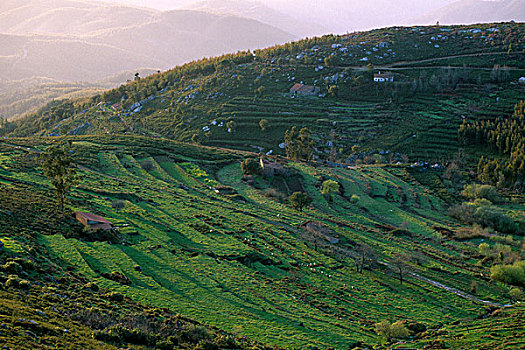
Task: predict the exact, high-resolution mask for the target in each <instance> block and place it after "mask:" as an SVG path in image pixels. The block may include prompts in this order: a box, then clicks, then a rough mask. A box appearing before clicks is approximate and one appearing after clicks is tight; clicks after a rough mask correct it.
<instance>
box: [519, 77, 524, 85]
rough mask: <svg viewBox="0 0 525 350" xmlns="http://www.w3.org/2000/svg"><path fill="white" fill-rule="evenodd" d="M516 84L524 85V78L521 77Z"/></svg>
mask: <svg viewBox="0 0 525 350" xmlns="http://www.w3.org/2000/svg"><path fill="white" fill-rule="evenodd" d="M518 82H519V83H520V84H524V85H525V77H521V78H520V79H519V80H518Z"/></svg>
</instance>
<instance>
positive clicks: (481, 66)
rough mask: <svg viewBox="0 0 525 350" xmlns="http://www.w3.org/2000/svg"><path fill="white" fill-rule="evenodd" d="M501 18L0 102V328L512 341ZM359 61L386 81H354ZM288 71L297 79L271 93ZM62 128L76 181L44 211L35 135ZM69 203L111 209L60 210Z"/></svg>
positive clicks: (18, 341)
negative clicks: (19, 105)
mask: <svg viewBox="0 0 525 350" xmlns="http://www.w3.org/2000/svg"><path fill="white" fill-rule="evenodd" d="M524 33H525V25H523V24H515V23H498V24H484V25H476V26H468V27H465V26H455V27H439V26H433V27H416V28H389V29H380V30H374V31H371V32H366V33H354V34H350V35H345V36H326V37H323V38H313V39H307V40H303V41H300V42H297V43H290V44H287V45H284V46H279V47H274V48H270V49H266V50H261V51H257V52H255V53H250V52H242V53H238V54H234V55H226V56H222V57H218V58H211V59H204V60H201V61H198V62H193V63H190V64H187V65H185V66H182V67H177V68H174V69H173V70H171V71H168V72H165V73H162V74H156V75H154V76H151V77H148V78H143V79H136V80H135V81H134V82H132V83H130V84H127V85H123V86H121V87H119V88H118V89H115V90H111V91H107V92H105V93H103V94H100V95H97V96H95V97H93V98H88V99H80V100H64V101H55V102H53V103H50V104H48V105H46V106H45V107H43V108H42V109H41V110H40V111H38V112H37V113H35V114H34V115H32V116H29V117H27V118H23V119H21V120H18V121H16V122H9V123H4V124H2V125H1V126H0V135H2V136H5V138H3V139H2V140H0V191H1V193H2V194H1V198H2V201H1V202H0V242H2V243H3V247H4V252H3V253H1V254H0V259H1V264H0V282H2V284H0V286H2V290H1V291H0V303H1V304H0V305H1V307H0V317H2V322H4V323H5V324H6V327H8V328H3V329H2V328H0V337H3V338H0V339H2V340H3V339H7V340H6V342H7V341H9V343H7V344H9V346H12V347H17V346H18V347H21V346H22V347H24V346H26V345H25V344H30V346H31V347H35V346H36V345H35V344H40V345H53V346H56V347H57V348H60V347H62V348H69V347H70V345H71V344H73V341H71V342H68V338H67V337H68V336H69V335H66V336H64V331H63V330H62V331H60V332H59V331H57V329H67V330H68V332H66V333H68V334H71V336H75V337H77V338H78V342H77V343H74V344H75V346H77V345H78V347H79V348H82V347H84V348H89V347H92V348H96V347H97V346H99V347H101V348H111V346H114V347H124V346H133V347H134V348H138V349H140V348H159V349H172V348H190V349H192V348H195V349H218V348H220V349H234V348H235V349H236V348H241V349H244V348H246V349H264V348H271V347H278V346H280V347H284V348H297V349H316V348H322V349H325V348H335V349H353V348H372V347H375V348H397V347H400V348H406V347H413V348H423V347H426V348H461V349H468V348H472V349H474V348H476V349H477V348H480V347H488V348H502V349H503V348H520V347H523V346H524V345H525V344H524V341H523V339H525V333H524V330H523V327H522V324H523V321H524V312H523V311H524V310H523V307H522V304H519V303H517V302H518V301H520V300H523V298H524V296H523V295H524V293H523V288H524V286H525V285H524V281H525V279H524V277H523V276H524V270H523V258H524V257H525V250H524V249H525V245H524V243H523V236H524V232H525V220H524V217H523V212H524V210H525V204H524V203H525V197H524V195H523V192H522V186H521V185H522V182H523V181H522V180H523V179H522V175H520V174H521V173H520V171H521V170H520V169H521V168H522V165H523V162H522V159H521V158H522V157H523V156H522V152H521V150H522V148H523V142H522V140H521V137H522V136H523V135H521V134H522V129H523V125H522V124H523V120H522V119H523V103H522V102H521V103H520V101H522V100H523V98H524V95H523V94H524V92H525V90H524V87H523V86H522V85H519V84H517V83H516V82H517V78H518V77H519V76H520V75H523V72H525V54H524V53H523V52H522V50H523V49H524V48H525V47H523V39H522V38H523V35H524ZM364 58H367V59H366V60H364ZM487 62H489V63H487ZM504 65H508V66H505V67H504ZM374 66H375V67H374ZM379 70H381V71H389V72H391V73H392V74H393V75H394V77H395V82H394V83H389V84H375V83H373V73H374V72H377V71H379ZM299 82H303V83H305V84H310V85H315V86H319V87H321V88H322V90H321V91H322V93H321V96H309V97H306V96H303V97H300V96H295V95H292V94H289V93H288V91H289V89H290V87H291V86H292V85H293V84H295V83H299ZM515 105H516V108H515V107H514V106H515ZM513 110H515V112H514V116H513V117H507V116H510V115H512V112H513ZM458 130H459V135H460V136H461V137H459V138H458ZM64 144H69V145H70V149H69V148H68V149H67V150H66V151H63V152H62V153H61V157H58V158H59V159H65V160H67V166H66V167H65V168H66V169H70V165H71V164H76V165H77V167H76V169H75V170H76V171H75V174H78V175H79V179H80V180H79V182H78V183H76V186H75V187H70V186H67V190H66V191H63V192H62V194H63V195H65V196H66V197H63V196H62V197H59V198H66V202H65V204H66V205H65V211H64V212H61V211H59V210H58V211H57V210H56V209H55V208H54V203H55V201H54V196H53V191H54V190H56V187H57V186H56V182H57V178H56V176H55V175H56V174H55V175H53V176H51V175H50V172H49V169H47V170H46V169H42V167H41V160H42V159H45V158H46V157H45V156H41V154H53V152H54V151H56V150H61V149H63V148H62V145H64ZM55 153H56V152H55ZM59 153H60V152H59ZM514 154H517V156H516V157H517V158H516V157H515V156H514ZM276 155H277V156H276ZM482 155H483V158H482V159H481V161H480V160H479V159H480V158H481V156H482ZM280 156H287V158H282V157H280ZM260 157H262V158H260ZM513 157H514V158H513ZM66 158H67V159H66ZM50 159H55V158H52V157H51V158H50ZM516 159H518V160H519V162H518V161H516ZM70 161H71V162H70ZM486 162H487V163H486ZM491 162H492V163H491ZM494 162H495V163H494ZM493 163H494V164H495V165H494V168H495V170H494V169H492V168H491V167H492V165H490V166H489V168H490V169H491V170H490V171H488V172H486V171H485V169H486V164H493ZM45 164H46V163H45V162H44V165H45ZM478 165H479V166H478ZM492 170H494V171H492ZM502 174H503V175H502ZM46 175H47V176H46ZM487 176H488V177H487ZM502 176H503V178H502ZM511 176H512V178H511ZM502 179H503V180H504V181H503V180H502ZM477 181H479V182H482V183H477ZM502 181H503V182H502ZM75 182H76V181H75ZM509 190H513V191H509ZM75 211H80V212H87V213H93V214H96V215H100V216H102V217H104V218H106V219H108V220H109V221H111V222H112V223H113V224H114V226H115V230H113V231H111V232H104V231H102V232H101V231H98V232H96V231H95V232H94V231H90V230H88V229H86V228H83V227H82V225H80V224H79V223H78V222H77V221H76V220H75V219H74V218H73V212H75ZM55 296H56V297H55ZM61 296H65V297H63V298H62V297H61ZM9 298H12V299H13V300H16V302H15V303H13V304H12V305H7V302H6V300H8V299H9ZM57 298H58V299H57ZM62 299H63V300H64V302H63V303H62V304H61V306H60V307H59V308H57V307H54V303H57V300H62ZM25 300H27V302H25V304H24V303H23V302H22V301H25ZM79 303H81V304H82V308H81V309H80V310H79V311H75V310H73V306H74V305H77V304H79ZM4 310H5V311H4ZM17 310H20V311H17ZM39 311H42V312H44V313H45V315H47V316H43V315H41V314H40V313H39ZM17 312H19V313H20V315H21V316H17ZM117 313H118V314H120V315H121V316H120V317H117V318H116V320H113V321H111V322H109V321H108V317H110V318H112V319H113V318H115V317H113V316H114V315H116V314H117ZM13 315H14V316H13ZM108 315H109V316H108ZM182 315H184V316H182ZM20 320H21V321H20ZM31 320H33V321H34V322H36V323H37V325H35V323H33V322H31ZM46 320H47V321H46ZM137 320H139V321H137ZM193 320H195V321H193ZM57 327H58V328H57ZM28 332H30V333H28ZM69 332H71V333H69ZM59 334H60V336H59ZM244 337H247V338H244ZM28 339H29V340H30V342H31V343H27V341H28ZM246 339H253V340H252V341H249V340H246ZM99 341H100V342H102V343H99ZM257 342H260V343H257ZM22 344H24V345H22ZM261 344H267V345H261ZM27 346H28V347H29V345H27Z"/></svg>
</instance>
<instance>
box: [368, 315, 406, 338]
mask: <svg viewBox="0 0 525 350" xmlns="http://www.w3.org/2000/svg"><path fill="white" fill-rule="evenodd" d="M375 328H376V333H377V334H378V335H380V336H383V337H385V338H386V339H387V340H390V339H394V338H397V339H402V338H407V337H408V336H409V335H410V331H409V330H408V328H406V327H405V324H404V322H401V321H398V322H394V323H392V324H390V322H388V321H386V320H384V321H381V322H379V323H376V324H375Z"/></svg>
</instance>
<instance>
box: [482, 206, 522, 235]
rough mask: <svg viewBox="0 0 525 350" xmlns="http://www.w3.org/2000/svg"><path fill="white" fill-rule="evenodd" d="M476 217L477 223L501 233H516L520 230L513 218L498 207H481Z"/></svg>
mask: <svg viewBox="0 0 525 350" xmlns="http://www.w3.org/2000/svg"><path fill="white" fill-rule="evenodd" d="M474 217H475V220H476V222H477V223H479V224H481V225H483V226H485V227H492V228H493V229H495V230H497V231H499V232H504V233H516V232H517V231H518V229H519V227H518V224H517V223H516V222H514V220H512V218H510V217H509V216H507V215H505V213H504V212H503V211H502V210H500V209H498V208H496V207H492V206H490V207H487V206H482V207H479V208H477V209H476V211H475V214H474Z"/></svg>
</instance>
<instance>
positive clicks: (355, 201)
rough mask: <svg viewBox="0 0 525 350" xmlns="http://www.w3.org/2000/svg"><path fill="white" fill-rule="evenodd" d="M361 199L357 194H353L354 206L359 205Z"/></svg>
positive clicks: (351, 199)
mask: <svg viewBox="0 0 525 350" xmlns="http://www.w3.org/2000/svg"><path fill="white" fill-rule="evenodd" d="M360 199H361V198H360V197H359V196H358V195H357V194H353V195H352V197H351V198H350V202H351V203H353V204H357V203H359V200H360Z"/></svg>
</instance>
